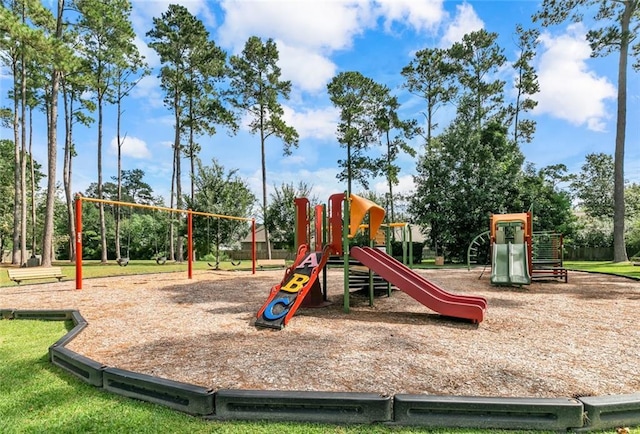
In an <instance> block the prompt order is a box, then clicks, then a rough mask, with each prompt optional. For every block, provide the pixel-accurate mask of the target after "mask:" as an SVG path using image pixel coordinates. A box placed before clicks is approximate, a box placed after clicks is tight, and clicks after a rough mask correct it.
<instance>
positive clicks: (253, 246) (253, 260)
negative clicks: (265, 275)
mask: <svg viewBox="0 0 640 434" xmlns="http://www.w3.org/2000/svg"><path fill="white" fill-rule="evenodd" d="M251 274H256V219H251Z"/></svg>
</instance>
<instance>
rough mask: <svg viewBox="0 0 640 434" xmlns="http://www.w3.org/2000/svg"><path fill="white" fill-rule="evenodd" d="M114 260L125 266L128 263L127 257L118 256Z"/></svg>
mask: <svg viewBox="0 0 640 434" xmlns="http://www.w3.org/2000/svg"><path fill="white" fill-rule="evenodd" d="M116 262H117V263H118V265H119V266H121V267H126V266H127V265H129V258H118V259H116Z"/></svg>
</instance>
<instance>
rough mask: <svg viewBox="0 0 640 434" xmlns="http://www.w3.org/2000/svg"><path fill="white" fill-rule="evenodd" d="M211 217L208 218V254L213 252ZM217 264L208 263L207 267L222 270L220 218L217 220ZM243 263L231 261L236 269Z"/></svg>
mask: <svg viewBox="0 0 640 434" xmlns="http://www.w3.org/2000/svg"><path fill="white" fill-rule="evenodd" d="M211 219H212V217H211V216H207V253H210V252H211ZM216 222H217V225H216V262H215V263H214V264H212V263H211V262H207V265H209V267H211V269H212V270H219V269H220V232H221V231H220V218H218V219H217V220H216ZM241 263H242V260H240V259H238V260H237V261H234V260H233V259H231V265H233V266H234V267H237V266H239V265H240V264H241Z"/></svg>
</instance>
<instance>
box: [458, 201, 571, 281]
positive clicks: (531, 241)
mask: <svg viewBox="0 0 640 434" xmlns="http://www.w3.org/2000/svg"><path fill="white" fill-rule="evenodd" d="M532 220H533V219H532V214H531V212H530V211H529V212H526V213H515V214H493V215H491V218H490V227H489V231H486V232H483V233H481V234H479V235H477V236H476V237H475V238H474V239H473V241H472V242H471V244H470V245H469V248H468V250H467V267H468V269H470V268H471V263H472V261H473V259H474V258H475V259H477V258H479V257H481V254H482V247H483V244H484V243H486V242H489V243H490V258H491V283H492V284H494V285H513V286H522V285H529V284H530V283H531V281H532V280H535V279H561V280H563V281H564V282H565V283H566V282H567V280H568V276H567V270H566V269H565V268H564V264H563V256H564V255H563V253H564V252H563V237H562V234H557V233H555V232H533V224H532Z"/></svg>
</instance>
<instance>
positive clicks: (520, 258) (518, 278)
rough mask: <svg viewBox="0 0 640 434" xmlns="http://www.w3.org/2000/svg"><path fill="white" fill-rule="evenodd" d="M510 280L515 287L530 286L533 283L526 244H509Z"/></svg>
mask: <svg viewBox="0 0 640 434" xmlns="http://www.w3.org/2000/svg"><path fill="white" fill-rule="evenodd" d="M509 280H510V281H511V284H513V285H529V284H530V283H531V276H529V264H528V263H527V244H526V243H525V244H511V243H509Z"/></svg>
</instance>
